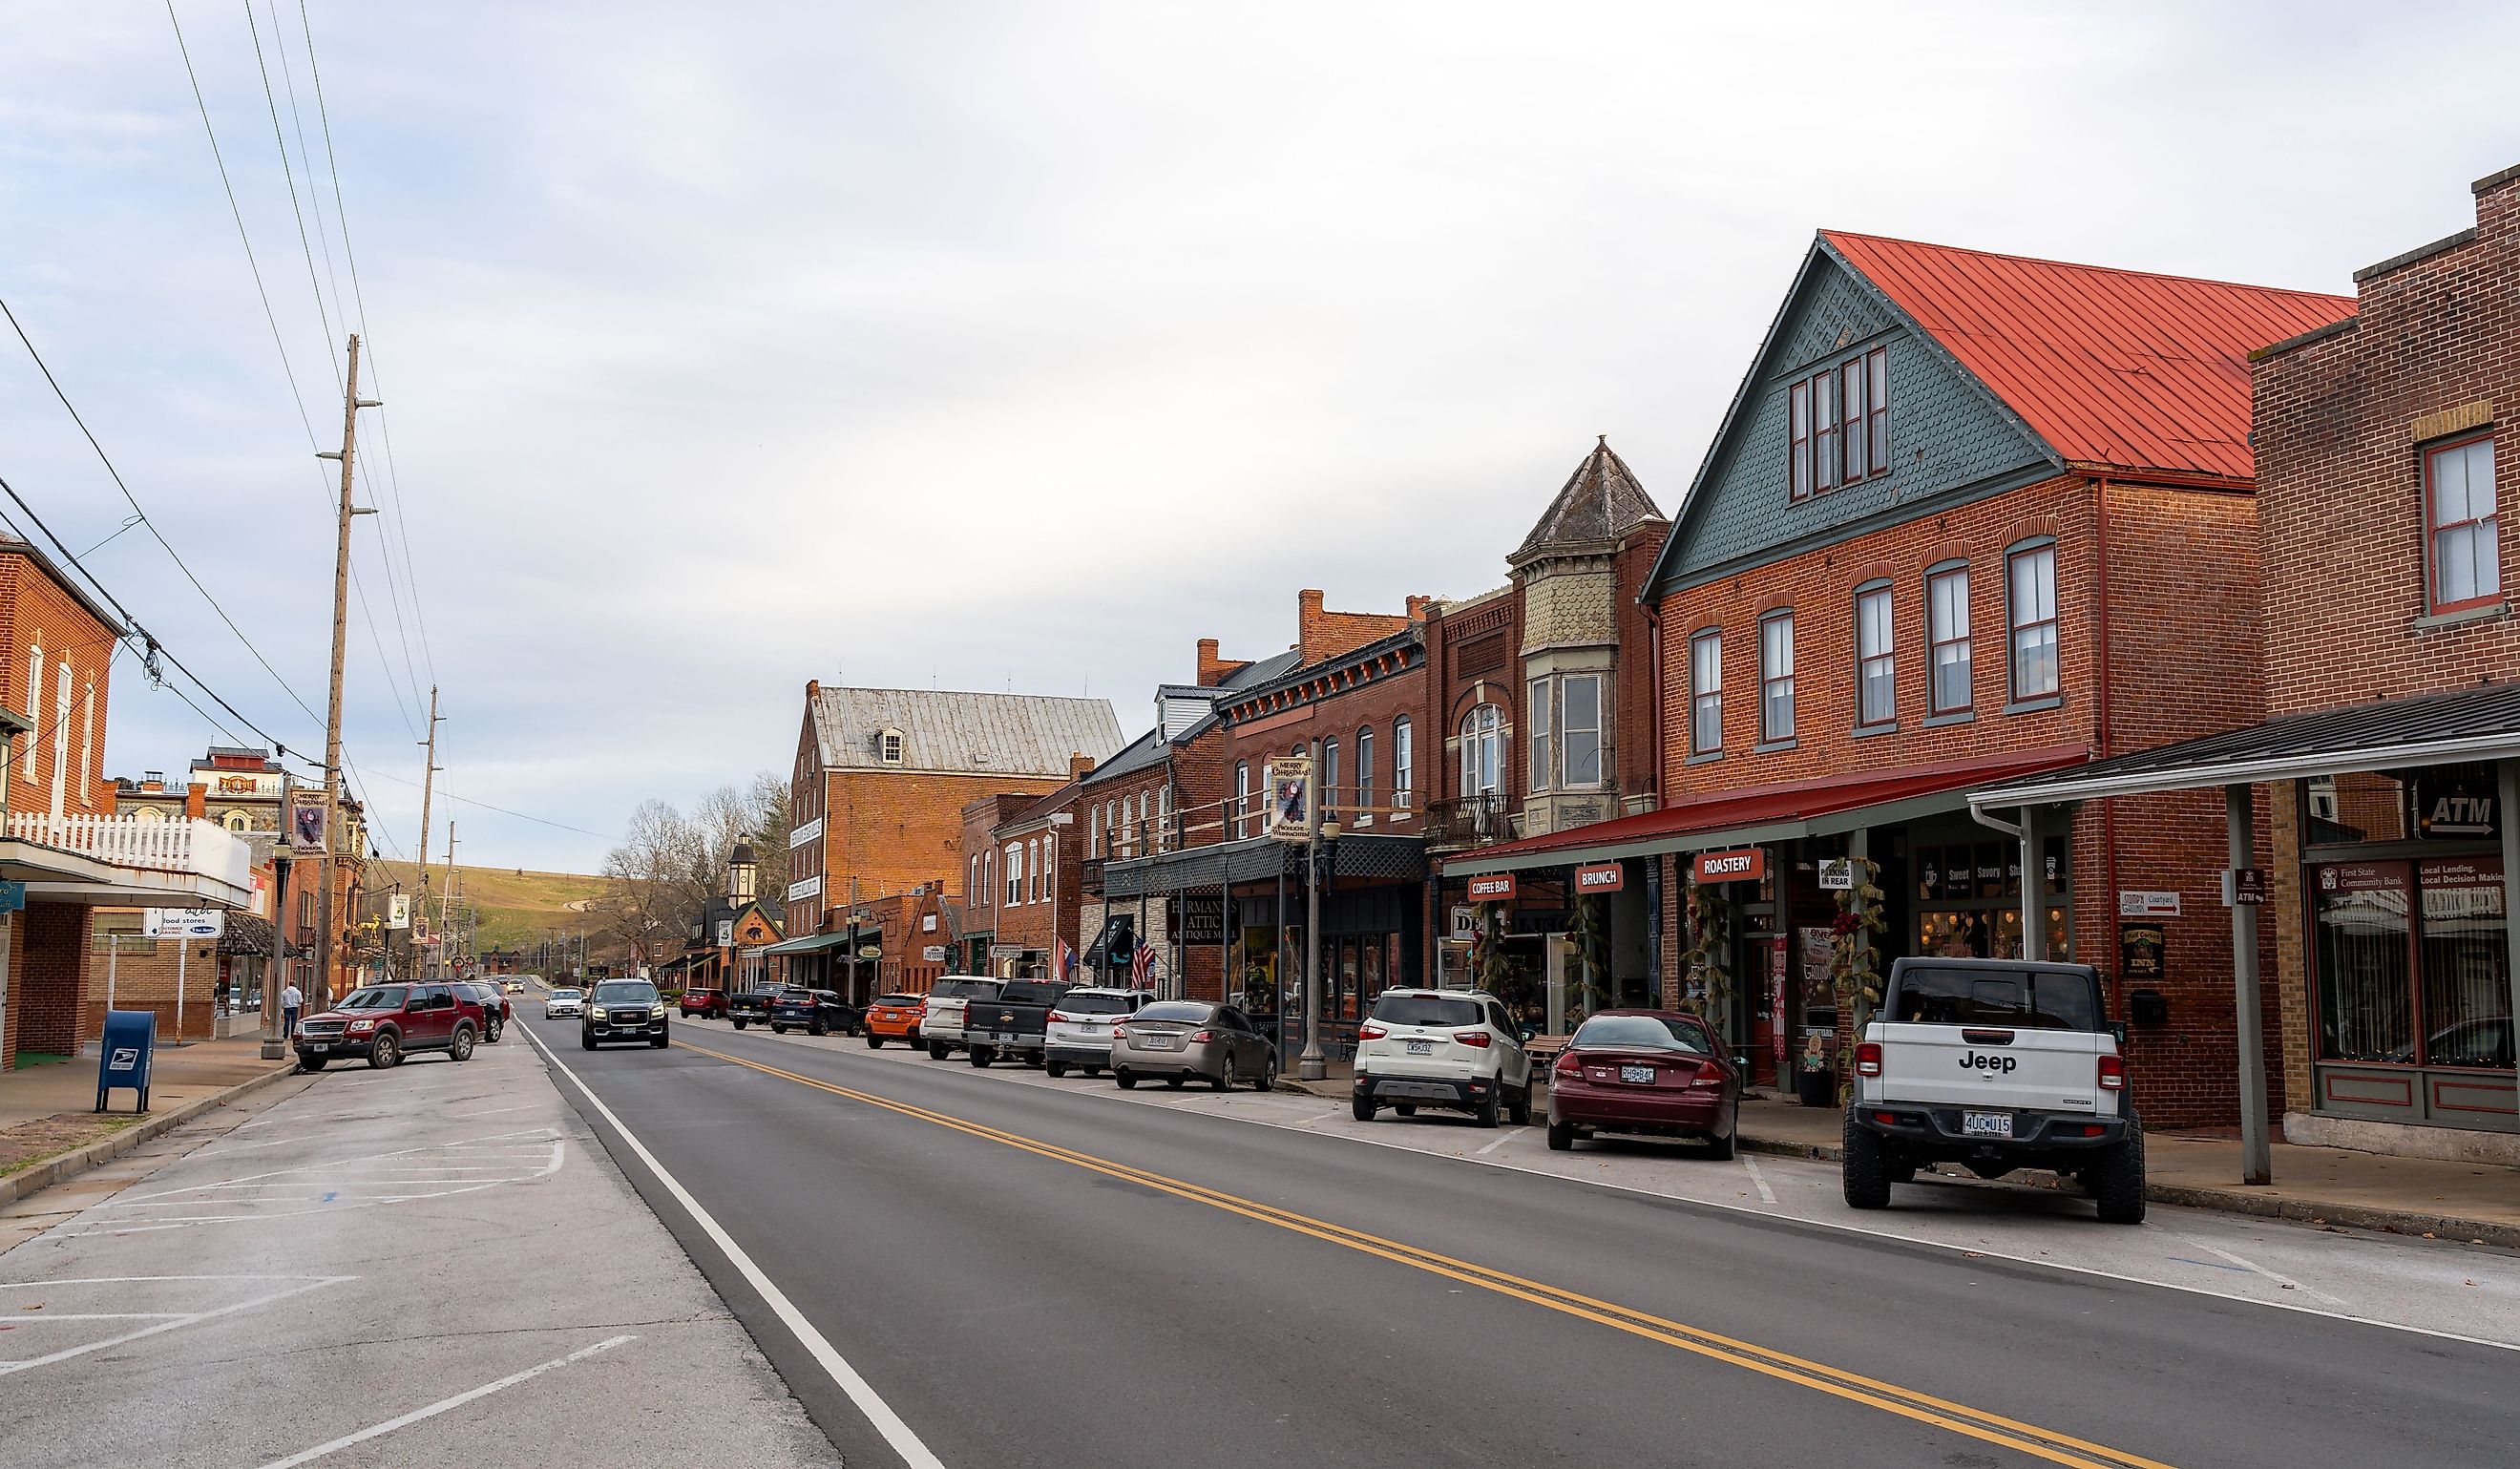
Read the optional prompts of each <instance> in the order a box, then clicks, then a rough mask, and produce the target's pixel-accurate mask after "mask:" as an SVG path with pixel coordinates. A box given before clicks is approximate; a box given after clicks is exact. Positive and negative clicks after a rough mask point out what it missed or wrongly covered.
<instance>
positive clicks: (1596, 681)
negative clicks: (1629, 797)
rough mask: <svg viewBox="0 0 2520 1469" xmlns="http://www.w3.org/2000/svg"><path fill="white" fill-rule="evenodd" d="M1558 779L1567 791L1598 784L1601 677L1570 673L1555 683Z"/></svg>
mask: <svg viewBox="0 0 2520 1469" xmlns="http://www.w3.org/2000/svg"><path fill="white" fill-rule="evenodd" d="M1558 684H1559V688H1558V698H1557V725H1558V730H1557V745H1558V751H1559V754H1558V760H1559V762H1560V764H1559V776H1560V778H1561V779H1559V781H1558V783H1559V784H1560V785H1561V786H1563V787H1565V788H1566V789H1569V790H1574V789H1579V788H1582V787H1585V786H1597V785H1599V784H1600V783H1601V676H1600V675H1599V674H1598V673H1570V674H1567V675H1566V676H1565V677H1564V678H1562V679H1560V680H1559V681H1558Z"/></svg>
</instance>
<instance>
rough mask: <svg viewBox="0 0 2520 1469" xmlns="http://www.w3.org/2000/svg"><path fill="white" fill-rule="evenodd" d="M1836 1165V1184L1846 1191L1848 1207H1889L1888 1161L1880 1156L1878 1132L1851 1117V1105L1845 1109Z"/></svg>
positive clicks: (1852, 1111)
mask: <svg viewBox="0 0 2520 1469" xmlns="http://www.w3.org/2000/svg"><path fill="white" fill-rule="evenodd" d="M1842 1146H1843V1149H1844V1151H1843V1152H1841V1153H1840V1155H1839V1158H1838V1165H1837V1177H1838V1185H1839V1187H1840V1188H1841V1189H1843V1190H1844V1192H1845V1194H1846V1207H1847V1208H1849V1209H1887V1208H1889V1207H1890V1170H1889V1162H1888V1160H1887V1159H1885V1158H1884V1157H1883V1156H1882V1152H1883V1149H1882V1146H1881V1135H1880V1134H1878V1133H1875V1132H1873V1131H1872V1130H1871V1129H1870V1128H1868V1127H1866V1126H1864V1125H1863V1124H1862V1123H1860V1122H1857V1121H1856V1120H1855V1108H1854V1107H1852V1106H1849V1107H1848V1108H1847V1109H1846V1133H1845V1135H1844V1138H1843V1142H1842Z"/></svg>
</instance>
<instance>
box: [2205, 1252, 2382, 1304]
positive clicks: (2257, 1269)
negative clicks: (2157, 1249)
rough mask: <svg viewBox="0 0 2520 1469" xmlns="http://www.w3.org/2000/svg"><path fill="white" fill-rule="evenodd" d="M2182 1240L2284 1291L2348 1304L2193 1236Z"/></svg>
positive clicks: (2315, 1287)
mask: <svg viewBox="0 0 2520 1469" xmlns="http://www.w3.org/2000/svg"><path fill="white" fill-rule="evenodd" d="M2184 1238H2185V1239H2186V1241H2187V1242H2188V1243H2189V1244H2191V1245H2194V1246H2195V1247H2196V1248H2198V1249H2200V1250H2203V1251H2204V1252H2205V1253H2207V1254H2208V1255H2219V1256H2221V1257H2222V1258H2223V1259H2225V1260H2228V1261H2229V1262H2231V1264H2232V1265H2234V1266H2237V1267H2238V1268H2239V1269H2244V1270H2247V1271H2248V1272H2249V1273H2250V1274H2253V1275H2264V1276H2266V1277H2267V1278H2268V1279H2270V1280H2272V1281H2273V1282H2274V1283H2275V1284H2277V1285H2280V1286H2282V1287H2283V1288H2284V1289H2285V1290H2297V1291H2299V1292H2301V1293H2302V1294H2303V1295H2305V1296H2311V1297H2314V1298H2316V1299H2318V1300H2321V1301H2324V1302H2326V1303H2327V1304H2328V1305H2330V1306H2344V1305H2346V1304H2348V1303H2347V1302H2346V1301H2345V1299H2344V1298H2343V1297H2341V1296H2331V1295H2329V1294H2328V1293H2327V1292H2325V1291H2323V1290H2320V1289H2318V1287H2317V1286H2311V1285H2304V1284H2302V1283H2301V1282H2300V1281H2298V1280H2295V1279H2294V1278H2292V1277H2291V1276H2290V1275H2278V1274H2276V1273H2275V1272H2274V1271H2273V1270H2271V1269H2267V1268H2266V1267H2265V1266H2262V1265H2260V1264H2258V1263H2257V1262H2256V1261H2254V1260H2249V1259H2245V1258H2243V1257H2241V1256H2238V1255H2234V1254H2232V1253H2231V1252H2230V1251H2228V1250H2227V1249H2224V1248H2223V1247H2222V1246H2220V1245H2216V1244H2209V1243H2207V1242H2206V1241H2204V1240H2201V1239H2198V1238H2197V1237H2196V1236H2195V1235H2193V1234H2189V1235H2186V1236H2184Z"/></svg>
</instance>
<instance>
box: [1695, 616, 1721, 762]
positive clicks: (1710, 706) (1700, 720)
mask: <svg viewBox="0 0 2520 1469" xmlns="http://www.w3.org/2000/svg"><path fill="white" fill-rule="evenodd" d="M1723 749H1724V635H1723V634H1722V633H1720V632H1717V631H1715V630H1714V629H1713V628H1709V629H1707V630H1706V631H1705V632H1702V633H1699V634H1698V635H1697V636H1695V637H1693V638H1691V639H1689V640H1688V752H1689V753H1690V754H1692V755H1714V754H1719V753H1721V752H1722V751H1723Z"/></svg>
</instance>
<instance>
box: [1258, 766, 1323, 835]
mask: <svg viewBox="0 0 2520 1469" xmlns="http://www.w3.org/2000/svg"><path fill="white" fill-rule="evenodd" d="M1312 785H1313V757H1312V756H1310V755H1281V756H1279V757H1278V758H1277V759H1275V760H1273V761H1271V762H1269V834H1270V835H1271V836H1274V837H1276V838H1278V839H1279V840H1280V841H1296V842H1299V841H1303V840H1305V839H1306V838H1308V837H1309V836H1311V835H1312V832H1311V831H1310V830H1309V829H1308V828H1309V827H1310V825H1311V822H1312V818H1311V810H1312V801H1311V793H1312Z"/></svg>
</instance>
